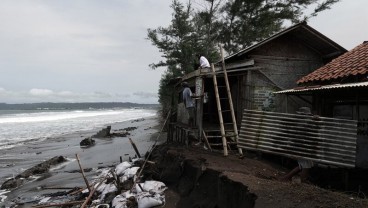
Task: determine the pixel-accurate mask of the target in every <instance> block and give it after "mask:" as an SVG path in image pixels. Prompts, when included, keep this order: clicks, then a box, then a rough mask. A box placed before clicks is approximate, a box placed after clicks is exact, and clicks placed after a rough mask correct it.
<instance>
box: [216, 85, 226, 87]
mask: <svg viewBox="0 0 368 208" xmlns="http://www.w3.org/2000/svg"><path fill="white" fill-rule="evenodd" d="M217 87H226V85H217Z"/></svg>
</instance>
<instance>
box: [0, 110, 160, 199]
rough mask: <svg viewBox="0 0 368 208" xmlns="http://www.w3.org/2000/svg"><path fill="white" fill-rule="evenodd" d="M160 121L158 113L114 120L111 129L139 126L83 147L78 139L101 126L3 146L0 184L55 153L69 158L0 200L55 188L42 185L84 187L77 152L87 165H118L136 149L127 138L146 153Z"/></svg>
mask: <svg viewBox="0 0 368 208" xmlns="http://www.w3.org/2000/svg"><path fill="white" fill-rule="evenodd" d="M158 125H159V122H158V119H157V118H156V117H148V118H145V119H144V120H136V121H134V120H133V121H126V122H121V123H115V124H111V133H114V132H116V131H117V130H119V129H123V128H126V127H137V129H135V130H133V131H130V135H129V136H128V137H114V138H95V141H96V144H95V145H94V146H91V147H88V148H81V147H80V145H79V142H80V141H81V140H82V139H83V138H86V137H89V136H91V135H93V134H95V133H97V132H98V131H99V130H101V129H95V130H93V131H90V132H77V133H74V134H65V135H63V136H60V137H58V138H50V139H47V140H45V141H42V142H33V143H28V144H25V145H23V146H19V147H15V148H12V149H5V150H1V152H0V183H1V184H2V183H3V182H4V181H5V180H6V179H7V178H9V177H13V175H17V174H19V173H21V172H22V171H24V170H25V169H28V168H30V167H33V166H34V165H36V164H39V163H41V162H43V161H45V160H47V159H50V158H52V157H54V156H64V157H66V158H67V159H68V160H69V161H68V162H66V163H64V164H62V165H61V166H59V167H54V168H52V169H51V170H50V171H49V173H48V174H44V175H43V176H42V178H39V179H36V180H34V181H32V182H27V183H26V184H24V185H22V186H21V187H19V188H16V189H14V190H12V191H11V192H10V193H7V194H6V195H7V198H6V200H5V202H2V203H0V205H7V204H8V203H9V202H10V201H12V200H14V199H17V198H18V199H19V198H21V199H30V200H31V199H32V197H34V196H37V195H42V194H44V193H50V192H52V191H50V190H40V189H39V187H57V186H58V187H60V186H62V187H84V186H85V183H84V181H83V178H82V176H81V173H79V172H76V170H79V166H78V163H77V161H76V156H75V154H78V155H79V158H80V161H81V164H82V167H83V168H84V169H87V168H92V169H97V168H98V167H109V166H113V165H116V164H118V163H119V162H120V156H122V159H123V160H128V158H129V157H134V156H135V152H134V149H133V148H132V146H131V144H130V142H129V139H128V138H132V140H133V141H134V142H135V143H136V145H137V147H138V149H139V151H140V153H141V155H144V154H145V153H146V151H147V150H149V148H150V147H151V145H152V144H153V142H154V141H155V140H156V138H157V135H158V132H159V128H158ZM165 140H166V136H165V135H161V136H160V137H159V143H160V142H163V141H165ZM74 171H75V172H74ZM85 174H86V177H87V178H88V179H90V180H91V179H92V178H93V177H94V176H96V173H95V171H90V172H86V173H85ZM56 191H60V190H55V192H56Z"/></svg>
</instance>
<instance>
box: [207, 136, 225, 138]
mask: <svg viewBox="0 0 368 208" xmlns="http://www.w3.org/2000/svg"><path fill="white" fill-rule="evenodd" d="M221 137H222V136H207V138H221Z"/></svg>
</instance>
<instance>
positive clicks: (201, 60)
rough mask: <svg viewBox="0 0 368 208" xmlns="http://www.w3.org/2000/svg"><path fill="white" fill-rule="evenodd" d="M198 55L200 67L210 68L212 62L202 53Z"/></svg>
mask: <svg viewBox="0 0 368 208" xmlns="http://www.w3.org/2000/svg"><path fill="white" fill-rule="evenodd" d="M197 57H198V58H199V68H201V69H203V68H210V67H211V66H210V62H209V61H208V60H207V59H206V57H204V56H203V55H201V54H198V55H197Z"/></svg>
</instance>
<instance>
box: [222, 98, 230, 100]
mask: <svg viewBox="0 0 368 208" xmlns="http://www.w3.org/2000/svg"><path fill="white" fill-rule="evenodd" d="M228 99H229V98H220V100H228Z"/></svg>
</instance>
